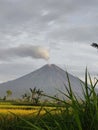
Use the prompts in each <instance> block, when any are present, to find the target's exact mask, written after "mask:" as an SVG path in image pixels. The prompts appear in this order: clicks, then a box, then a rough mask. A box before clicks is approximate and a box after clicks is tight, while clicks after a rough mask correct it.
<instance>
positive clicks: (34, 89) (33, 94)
mask: <svg viewBox="0 0 98 130" xmlns="http://www.w3.org/2000/svg"><path fill="white" fill-rule="evenodd" d="M30 91H31V94H32V95H31V101H33V103H34V98H35V95H36V91H37V90H36V87H34V88H33V89H32V88H30Z"/></svg>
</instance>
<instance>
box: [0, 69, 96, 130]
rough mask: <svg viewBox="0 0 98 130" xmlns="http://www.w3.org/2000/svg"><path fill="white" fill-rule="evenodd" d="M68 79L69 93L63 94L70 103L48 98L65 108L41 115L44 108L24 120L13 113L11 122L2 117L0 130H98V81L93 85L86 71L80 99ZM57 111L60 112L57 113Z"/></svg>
mask: <svg viewBox="0 0 98 130" xmlns="http://www.w3.org/2000/svg"><path fill="white" fill-rule="evenodd" d="M67 78H68V83H69V86H68V87H66V86H65V88H66V90H67V92H68V93H67V94H65V93H63V92H61V93H62V94H63V95H64V96H66V97H67V98H68V100H69V102H68V101H66V100H61V99H58V98H55V97H50V96H48V97H50V98H52V99H54V100H56V101H59V102H62V104H63V107H56V108H55V110H52V111H49V110H47V109H45V114H42V115H41V114H40V112H41V110H42V109H43V106H42V107H41V108H40V110H39V112H38V114H37V115H36V116H32V117H31V116H30V117H24V118H23V117H21V116H16V115H15V114H13V113H11V114H12V115H13V116H14V119H13V120H12V121H10V120H6V118H5V117H2V120H0V130H98V97H97V94H96V92H95V86H96V84H97V82H98V81H96V83H94V84H93V83H92V80H91V77H90V75H89V74H87V70H86V73H85V83H84V85H83V86H82V87H83V95H84V98H83V99H78V98H77V97H76V96H75V94H74V93H73V91H72V89H71V85H70V79H69V77H68V74H67ZM88 78H89V81H90V87H89V85H88V81H87V80H88ZM57 110H58V111H59V112H56V111H57ZM53 111H54V112H53Z"/></svg>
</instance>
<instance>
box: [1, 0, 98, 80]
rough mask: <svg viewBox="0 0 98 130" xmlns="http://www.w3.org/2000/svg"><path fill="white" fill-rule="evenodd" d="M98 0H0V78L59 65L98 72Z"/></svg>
mask: <svg viewBox="0 0 98 130" xmlns="http://www.w3.org/2000/svg"><path fill="white" fill-rule="evenodd" d="M92 42H96V43H97V42H98V0H0V82H5V81H8V80H12V79H15V78H18V77H21V76H23V75H25V74H27V73H29V72H32V71H34V70H36V69H38V68H40V67H41V66H43V65H45V64H47V63H50V64H56V65H58V66H60V67H61V68H63V69H65V70H67V71H68V72H70V73H71V74H73V75H75V76H77V77H79V78H81V79H83V77H84V73H85V68H86V66H87V68H88V71H89V72H90V73H91V75H92V76H93V77H94V76H96V77H97V75H98V51H97V50H96V49H95V48H93V47H91V43H92Z"/></svg>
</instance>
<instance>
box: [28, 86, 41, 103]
mask: <svg viewBox="0 0 98 130" xmlns="http://www.w3.org/2000/svg"><path fill="white" fill-rule="evenodd" d="M30 91H31V93H32V97H31V101H32V102H33V104H38V103H39V101H40V98H41V96H42V93H43V91H42V90H40V89H38V90H37V89H36V87H34V88H33V89H31V88H30Z"/></svg>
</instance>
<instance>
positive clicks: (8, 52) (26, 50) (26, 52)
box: [0, 45, 49, 61]
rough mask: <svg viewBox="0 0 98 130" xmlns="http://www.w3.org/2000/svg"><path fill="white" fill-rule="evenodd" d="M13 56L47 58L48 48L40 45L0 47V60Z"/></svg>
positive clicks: (12, 57)
mask: <svg viewBox="0 0 98 130" xmlns="http://www.w3.org/2000/svg"><path fill="white" fill-rule="evenodd" d="M14 57H31V58H33V59H45V60H48V59H49V50H48V49H47V48H45V47H42V46H33V45H20V46H18V47H11V48H7V49H5V48H2V49H0V60H1V61H4V60H7V59H14Z"/></svg>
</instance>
